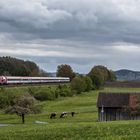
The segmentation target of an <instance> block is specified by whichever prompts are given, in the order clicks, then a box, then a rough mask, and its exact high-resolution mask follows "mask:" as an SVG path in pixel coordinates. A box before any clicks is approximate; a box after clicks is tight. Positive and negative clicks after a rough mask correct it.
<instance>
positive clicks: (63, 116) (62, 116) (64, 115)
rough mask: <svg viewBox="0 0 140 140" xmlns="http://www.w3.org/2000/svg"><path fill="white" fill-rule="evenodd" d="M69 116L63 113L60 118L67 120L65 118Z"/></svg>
mask: <svg viewBox="0 0 140 140" xmlns="http://www.w3.org/2000/svg"><path fill="white" fill-rule="evenodd" d="M67 114H68V113H67V112H62V113H61V115H60V118H65V117H67Z"/></svg>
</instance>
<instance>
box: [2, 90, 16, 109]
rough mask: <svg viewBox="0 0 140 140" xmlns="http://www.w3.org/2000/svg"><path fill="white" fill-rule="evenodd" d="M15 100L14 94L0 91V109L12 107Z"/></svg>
mask: <svg viewBox="0 0 140 140" xmlns="http://www.w3.org/2000/svg"><path fill="white" fill-rule="evenodd" d="M16 98H17V95H16V94H13V93H10V92H8V91H6V90H4V89H2V90H0V108H1V109H3V108H5V107H7V106H9V105H13V104H14V100H15V99H16Z"/></svg>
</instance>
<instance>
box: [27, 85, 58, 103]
mask: <svg viewBox="0 0 140 140" xmlns="http://www.w3.org/2000/svg"><path fill="white" fill-rule="evenodd" d="M29 93H30V94H31V95H32V96H34V97H35V98H36V99H37V100H40V101H45V100H54V99H55V98H56V95H55V91H54V90H52V89H51V88H46V89H38V90H36V91H35V90H34V89H29Z"/></svg>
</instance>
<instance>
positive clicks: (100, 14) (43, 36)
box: [0, 0, 140, 73]
mask: <svg viewBox="0 0 140 140" xmlns="http://www.w3.org/2000/svg"><path fill="white" fill-rule="evenodd" d="M0 56H13V57H17V58H22V59H24V60H32V61H35V62H36V63H37V64H38V65H39V66H40V67H41V68H43V69H45V70H46V71H56V67H57V65H59V64H65V63H66V64H70V65H71V66H72V67H73V69H74V70H75V71H77V72H80V73H87V72H89V70H90V69H91V68H92V67H93V66H94V65H98V64H101V65H105V66H107V67H108V68H109V69H113V70H118V69H121V68H128V69H132V70H140V0H0Z"/></svg>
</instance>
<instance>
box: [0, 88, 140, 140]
mask: <svg viewBox="0 0 140 140" xmlns="http://www.w3.org/2000/svg"><path fill="white" fill-rule="evenodd" d="M8 90H10V92H17V94H18V93H21V92H26V91H27V89H26V88H11V89H10V88H9V89H8ZM104 91H107V92H108V91H110V92H140V88H137V89H134V88H129V89H127V88H106V89H104ZM98 92H99V91H91V92H89V93H83V94H81V95H77V96H74V97H64V98H59V99H57V100H55V101H46V102H42V103H41V104H42V105H43V107H44V108H43V112H42V114H39V115H29V116H27V117H26V123H25V124H24V125H23V124H21V120H20V118H19V117H18V116H16V115H5V114H2V112H1V115H0V124H2V123H4V124H10V125H11V126H5V127H0V140H7V139H8V140H94V139H101V140H104V139H106V140H120V139H126V140H132V139H133V140H134V139H139V137H140V133H139V131H140V121H118V122H97V108H96V101H97V96H98ZM54 111H55V112H57V113H58V117H57V119H53V120H50V119H49V114H50V113H51V112H54ZM63 111H67V112H71V111H75V112H77V114H76V115H75V117H71V115H70V114H69V115H68V117H67V118H65V119H60V118H59V115H60V113H61V112H63ZM35 121H44V122H48V124H35Z"/></svg>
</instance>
